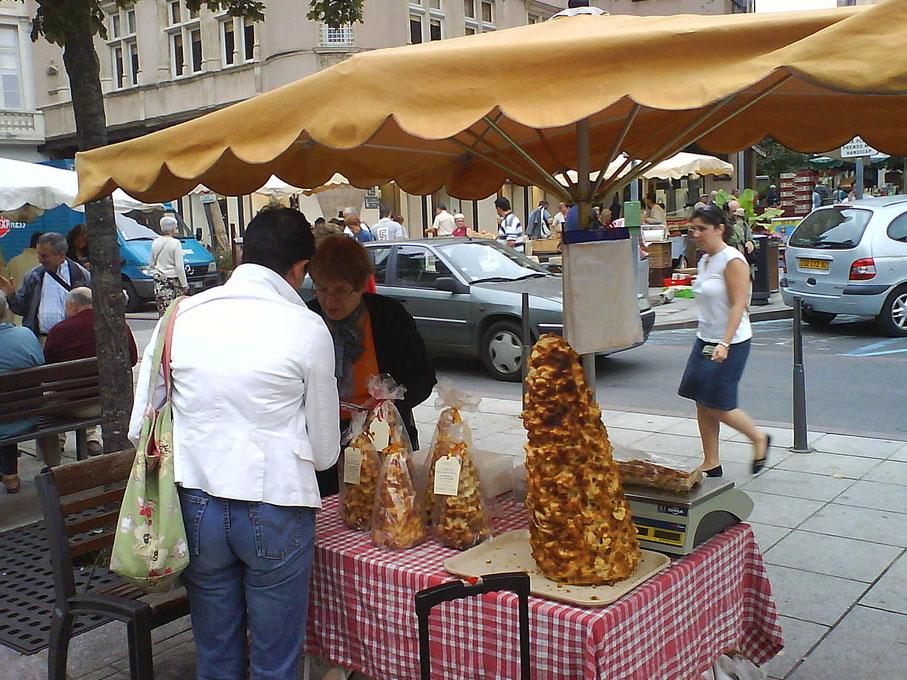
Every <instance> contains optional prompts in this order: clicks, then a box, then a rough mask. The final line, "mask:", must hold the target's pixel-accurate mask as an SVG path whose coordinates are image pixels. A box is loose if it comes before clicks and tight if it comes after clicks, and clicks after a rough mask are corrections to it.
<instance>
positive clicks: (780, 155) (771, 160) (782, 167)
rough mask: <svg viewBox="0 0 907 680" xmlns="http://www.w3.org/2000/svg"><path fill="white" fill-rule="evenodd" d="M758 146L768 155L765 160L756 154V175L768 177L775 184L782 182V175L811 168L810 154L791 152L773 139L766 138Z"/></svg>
mask: <svg viewBox="0 0 907 680" xmlns="http://www.w3.org/2000/svg"><path fill="white" fill-rule="evenodd" d="M756 146H758V147H759V148H760V149H761V150H762V151H763V152H764V153H765V154H766V156H765V158H762V157H761V156H759V155H758V154H756V174H757V175H768V176H769V177H770V178H771V180H772V182H773V183H774V184H778V183H779V182H780V179H781V173H784V172H797V170H803V169H804V168H808V167H809V154H805V153H799V152H797V151H791V150H790V149H788V148H787V147H786V146H783V145H782V144H780V143H778V142H776V141H775V140H774V139H772V138H771V137H766V138H765V139H764V140H762V141H761V142H759V143H758V144H757V145H756Z"/></svg>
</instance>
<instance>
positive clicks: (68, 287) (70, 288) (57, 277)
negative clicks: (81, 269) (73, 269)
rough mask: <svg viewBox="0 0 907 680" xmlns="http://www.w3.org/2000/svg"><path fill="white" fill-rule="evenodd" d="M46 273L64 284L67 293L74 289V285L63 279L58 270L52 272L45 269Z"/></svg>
mask: <svg viewBox="0 0 907 680" xmlns="http://www.w3.org/2000/svg"><path fill="white" fill-rule="evenodd" d="M44 273H45V274H47V275H48V276H49V277H50V278H52V279H53V280H54V281H56V282H57V283H59V284H60V285H61V286H63V288H64V289H65V290H66V292H67V293H68V292H69V291H71V290H72V286H71V285H69V284H68V283H66V281H64V280H63V279H61V278H60V277H59V276H58V275H57V272H52V271H50V270H49V269H45V270H44ZM70 278H72V274H70Z"/></svg>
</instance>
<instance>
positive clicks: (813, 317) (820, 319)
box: [802, 309, 837, 326]
mask: <svg viewBox="0 0 907 680" xmlns="http://www.w3.org/2000/svg"><path fill="white" fill-rule="evenodd" d="M802 313H803V320H804V321H805V322H806V323H808V324H809V325H810V326H827V325H828V324H829V323H831V320H832V319H834V318H835V317H836V316H837V314H832V313H831V312H817V311H816V310H814V309H804V310H803V312H802Z"/></svg>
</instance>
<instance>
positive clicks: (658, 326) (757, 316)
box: [652, 307, 794, 331]
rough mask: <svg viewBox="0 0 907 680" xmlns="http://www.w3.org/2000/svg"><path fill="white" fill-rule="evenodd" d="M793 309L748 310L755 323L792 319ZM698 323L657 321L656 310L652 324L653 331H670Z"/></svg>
mask: <svg viewBox="0 0 907 680" xmlns="http://www.w3.org/2000/svg"><path fill="white" fill-rule="evenodd" d="M793 318H794V310H793V309H792V308H790V307H786V308H784V309H767V310H765V311H764V312H753V311H751V312H750V322H751V323H755V322H756V321H777V320H778V319H793ZM698 325H699V322H698V321H697V320H696V319H689V320H687V321H665V322H664V323H658V312H655V325H654V326H652V330H653V331H672V330H678V329H682V328H696V326H698Z"/></svg>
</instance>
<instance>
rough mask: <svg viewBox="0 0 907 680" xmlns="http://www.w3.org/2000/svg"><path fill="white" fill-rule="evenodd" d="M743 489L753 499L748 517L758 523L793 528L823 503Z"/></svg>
mask: <svg viewBox="0 0 907 680" xmlns="http://www.w3.org/2000/svg"><path fill="white" fill-rule="evenodd" d="M766 474H767V473H766ZM744 490H745V491H746V493H747V494H748V495H749V496H750V498H752V499H753V505H754V508H753V514H751V515H750V517H749V519H750V520H751V521H753V522H759V523H760V524H771V525H774V526H779V527H788V528H793V527H796V526H799V525H800V524H801V523H803V522H804V521H805V520H806V519H807V518H808V517H810V516H812V515H813V514H814V513H815V512H816V511H817V510H819V508H821V507H823V506H824V505H825V503H824V502H822V501H814V500H809V499H805V498H792V497H790V496H777V495H773V494H767V493H758V492H755V491H752V490H751V489H744Z"/></svg>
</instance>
